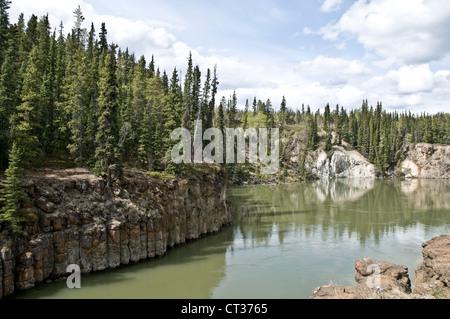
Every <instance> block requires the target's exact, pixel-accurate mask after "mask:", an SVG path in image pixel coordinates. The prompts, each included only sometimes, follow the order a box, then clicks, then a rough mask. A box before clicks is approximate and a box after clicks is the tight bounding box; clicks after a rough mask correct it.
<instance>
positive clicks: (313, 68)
mask: <svg viewBox="0 0 450 319" xmlns="http://www.w3.org/2000/svg"><path fill="white" fill-rule="evenodd" d="M297 69H298V71H299V72H301V73H303V74H307V75H311V76H320V75H329V76H330V77H331V76H333V75H339V76H354V75H366V74H368V73H370V69H369V68H368V67H367V66H366V65H365V64H364V63H363V62H361V61H359V60H347V59H343V58H329V57H325V56H323V55H320V56H318V57H316V58H315V59H314V60H310V61H302V62H301V63H300V64H299V65H298V67H297Z"/></svg>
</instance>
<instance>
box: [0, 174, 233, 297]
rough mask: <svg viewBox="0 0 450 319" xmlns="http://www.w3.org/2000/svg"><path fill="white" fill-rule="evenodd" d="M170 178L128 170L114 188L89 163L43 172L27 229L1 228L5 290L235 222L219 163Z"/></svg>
mask: <svg viewBox="0 0 450 319" xmlns="http://www.w3.org/2000/svg"><path fill="white" fill-rule="evenodd" d="M208 170H209V171H204V172H203V173H200V174H196V175H195V176H192V177H190V178H187V179H180V180H176V179H172V180H169V181H166V182H163V181H159V180H155V179H152V178H150V177H149V176H148V175H147V174H145V173H142V172H140V171H126V176H125V180H126V182H125V183H124V184H123V185H121V186H116V187H114V188H112V189H106V188H105V182H104V180H103V179H101V178H97V177H95V176H93V175H91V174H89V172H87V171H82V170H75V171H70V170H69V171H58V172H56V173H55V172H44V173H42V174H40V175H38V176H33V178H31V179H30V180H29V181H28V182H27V186H26V193H27V200H26V201H25V202H24V203H23V208H22V209H21V214H22V215H26V216H27V217H28V221H27V222H26V223H25V224H24V227H23V229H24V233H23V234H22V235H20V236H17V235H13V236H11V235H10V234H9V232H8V231H7V230H5V229H4V230H3V231H0V298H1V297H2V296H9V295H11V294H13V293H14V291H17V290H26V289H30V288H33V287H34V286H35V285H37V284H40V283H43V282H45V281H46V280H49V279H55V278H58V277H61V276H65V275H67V266H68V265H71V264H76V265H79V266H80V267H81V271H82V272H83V273H88V272H95V271H102V270H105V269H111V268H116V267H119V266H121V265H126V264H129V263H132V262H137V261H140V260H144V259H148V258H154V257H157V256H163V255H164V254H165V253H166V251H167V249H169V248H172V247H174V246H176V245H180V244H183V243H185V242H186V241H188V240H193V239H197V238H199V237H200V236H202V235H204V234H208V233H212V232H217V231H218V230H220V229H221V228H222V227H223V226H224V225H227V224H229V223H231V222H232V214H231V210H230V207H229V204H228V202H227V199H226V187H227V186H226V185H227V184H226V173H225V171H224V170H222V169H221V168H220V167H216V166H213V167H209V168H208Z"/></svg>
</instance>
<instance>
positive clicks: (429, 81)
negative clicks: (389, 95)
mask: <svg viewBox="0 0 450 319" xmlns="http://www.w3.org/2000/svg"><path fill="white" fill-rule="evenodd" d="M386 77H387V78H388V79H392V80H393V81H394V83H396V85H397V90H398V92H399V93H401V94H410V93H421V92H430V91H432V90H433V87H434V74H433V73H432V72H431V70H430V67H429V65H427V64H424V65H418V66H402V67H401V68H400V69H399V70H394V71H390V72H389V73H388V74H387V76H386Z"/></svg>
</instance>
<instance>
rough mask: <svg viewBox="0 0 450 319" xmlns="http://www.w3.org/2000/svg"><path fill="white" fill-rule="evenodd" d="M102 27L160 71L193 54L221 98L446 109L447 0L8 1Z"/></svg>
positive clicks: (449, 65)
mask: <svg viewBox="0 0 450 319" xmlns="http://www.w3.org/2000/svg"><path fill="white" fill-rule="evenodd" d="M78 5H80V6H81V9H82V11H83V13H84V16H85V18H86V21H85V23H84V24H85V25H84V26H85V27H86V28H89V27H90V24H91V23H92V22H93V23H94V25H95V27H96V30H97V32H98V30H99V29H100V25H101V23H102V22H105V23H106V27H107V30H108V40H109V41H110V42H111V41H114V42H115V43H118V44H119V45H120V46H121V47H122V48H125V47H128V48H129V50H130V51H132V52H134V53H135V54H136V55H137V56H140V55H142V54H144V55H145V56H146V57H147V60H149V59H150V58H151V55H152V54H154V56H155V60H156V63H157V65H158V66H159V67H160V69H161V70H164V69H165V70H167V72H168V73H169V74H171V72H172V70H173V68H174V67H177V68H178V69H180V70H182V71H183V70H184V69H185V67H186V65H187V57H188V54H189V52H190V51H191V52H192V54H193V59H194V63H195V64H198V65H199V66H200V68H201V69H202V70H203V71H206V69H207V68H211V69H213V68H214V65H216V64H217V68H218V75H219V81H220V86H219V89H220V91H219V95H220V96H219V98H220V97H221V96H226V97H228V96H230V95H231V94H232V92H233V91H234V90H236V93H237V96H238V98H239V104H240V106H242V105H243V104H244V103H245V100H246V99H247V98H248V99H249V100H253V97H254V96H256V97H257V98H258V99H261V100H263V101H265V100H266V99H270V100H271V101H272V104H273V105H274V106H275V107H279V105H280V103H281V99H282V97H283V96H285V97H286V99H287V102H288V105H289V106H290V107H291V108H293V109H296V108H300V107H301V105H302V104H305V105H310V106H311V108H312V109H313V110H315V109H318V108H323V107H324V106H325V105H326V103H330V105H332V106H335V105H336V104H339V105H340V106H344V107H345V108H347V109H352V108H358V107H360V106H361V103H362V100H363V99H366V98H367V99H368V100H369V104H373V105H375V104H376V103H377V101H382V102H383V105H384V107H385V108H386V109H388V110H390V111H393V110H397V111H403V110H410V111H412V112H428V113H436V112H449V111H450V1H449V0H358V1H354V0H302V1H299V0H226V1H216V0H189V1H185V0H164V1H163V0H128V1H123V0H121V1H117V0H39V1H36V0H12V5H11V9H10V20H11V22H13V23H14V22H16V19H17V17H18V15H19V13H21V12H23V13H24V14H25V17H26V19H28V18H29V17H30V15H31V14H32V13H34V14H37V15H39V16H42V15H44V14H47V13H48V15H49V17H50V20H51V23H52V26H53V27H55V28H57V26H58V25H59V23H60V22H61V21H62V22H63V24H64V26H65V31H66V33H67V32H69V30H70V29H71V28H72V27H73V23H74V19H73V13H72V12H73V11H74V9H75V8H76V7H77V6H78Z"/></svg>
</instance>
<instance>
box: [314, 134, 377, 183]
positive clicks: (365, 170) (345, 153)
mask: <svg viewBox="0 0 450 319" xmlns="http://www.w3.org/2000/svg"><path fill="white" fill-rule="evenodd" d="M307 167H308V168H309V169H310V170H311V172H312V173H313V174H314V175H316V176H317V177H319V178H376V177H378V176H379V171H378V170H377V168H376V167H375V165H373V164H372V163H370V162H369V161H368V160H367V159H366V158H365V157H364V156H362V155H361V154H360V153H359V152H357V151H356V150H354V149H352V148H351V147H350V146H349V145H348V144H346V143H345V142H344V143H343V146H333V150H332V152H330V153H329V154H327V153H325V152H324V151H323V150H317V151H316V152H314V153H313V154H310V156H309V159H308V161H307Z"/></svg>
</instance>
